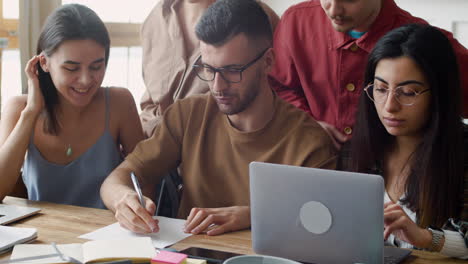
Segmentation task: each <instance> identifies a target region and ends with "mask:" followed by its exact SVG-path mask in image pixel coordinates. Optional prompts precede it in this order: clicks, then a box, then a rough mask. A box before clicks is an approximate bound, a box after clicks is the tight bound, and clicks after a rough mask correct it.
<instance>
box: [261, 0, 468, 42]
mask: <svg viewBox="0 0 468 264" xmlns="http://www.w3.org/2000/svg"><path fill="white" fill-rule="evenodd" d="M302 1H303V0H263V2H265V3H267V4H268V5H269V6H271V7H272V8H273V9H274V10H275V11H276V13H278V15H281V14H283V13H284V11H285V10H286V9H287V8H288V7H290V6H291V5H293V4H296V3H299V2H302ZM395 2H396V3H397V4H398V6H400V7H401V8H403V9H405V10H406V11H408V12H410V13H411V14H413V15H414V16H417V17H421V18H424V19H425V20H427V21H428V22H429V23H431V24H432V25H434V26H437V27H440V28H443V29H446V30H448V31H451V32H453V33H454V35H455V37H456V38H457V39H458V40H459V41H460V43H462V44H463V45H464V46H465V47H468V0H395Z"/></svg>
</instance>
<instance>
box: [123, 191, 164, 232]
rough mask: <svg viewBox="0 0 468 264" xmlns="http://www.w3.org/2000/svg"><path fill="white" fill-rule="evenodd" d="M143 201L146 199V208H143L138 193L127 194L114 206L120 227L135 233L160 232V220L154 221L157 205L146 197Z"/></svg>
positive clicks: (130, 192)
mask: <svg viewBox="0 0 468 264" xmlns="http://www.w3.org/2000/svg"><path fill="white" fill-rule="evenodd" d="M143 199H145V203H146V208H143V207H142V206H141V204H140V201H139V200H138V195H137V193H136V192H134V191H129V192H127V193H126V194H125V195H124V196H123V197H122V199H121V200H119V201H118V202H117V203H116V204H115V206H114V208H115V218H116V219H117V220H118V221H119V223H120V226H122V227H123V228H126V229H128V230H130V231H133V232H135V233H142V234H145V233H154V232H158V231H159V226H158V220H155V219H153V215H154V212H155V211H156V205H155V204H154V202H153V201H151V199H149V198H147V197H145V196H144V197H143Z"/></svg>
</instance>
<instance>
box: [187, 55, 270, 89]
mask: <svg viewBox="0 0 468 264" xmlns="http://www.w3.org/2000/svg"><path fill="white" fill-rule="evenodd" d="M269 49H270V48H266V49H265V50H263V51H262V52H261V53H260V54H259V55H258V56H257V57H255V59H253V60H252V61H251V62H249V63H247V64H245V65H243V66H240V67H221V68H215V67H212V66H210V65H207V64H203V63H200V60H201V56H200V57H198V59H197V60H196V61H195V64H194V65H193V66H192V67H193V69H194V70H195V73H196V74H197V76H198V78H200V79H202V80H203V81H207V82H211V81H213V80H214V79H215V77H216V73H219V74H220V75H221V77H222V78H223V79H224V80H225V81H226V82H228V83H238V82H241V81H242V72H243V71H245V70H247V69H248V68H249V67H250V66H252V65H254V64H255V63H256V62H257V61H258V60H260V59H261V58H262V57H263V55H265V53H266V52H267V51H268V50H269Z"/></svg>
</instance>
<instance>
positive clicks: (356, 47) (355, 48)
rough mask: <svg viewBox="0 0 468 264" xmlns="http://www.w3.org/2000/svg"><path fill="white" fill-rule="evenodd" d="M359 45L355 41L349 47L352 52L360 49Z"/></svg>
mask: <svg viewBox="0 0 468 264" xmlns="http://www.w3.org/2000/svg"><path fill="white" fill-rule="evenodd" d="M358 48H359V47H358V45H357V44H356V43H353V45H351V47H350V48H349V49H350V50H351V51H352V52H355V51H356V50H358Z"/></svg>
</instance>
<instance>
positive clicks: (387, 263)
mask: <svg viewBox="0 0 468 264" xmlns="http://www.w3.org/2000/svg"><path fill="white" fill-rule="evenodd" d="M401 260H402V259H401V257H394V256H385V257H384V264H398V263H400V262H401Z"/></svg>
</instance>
